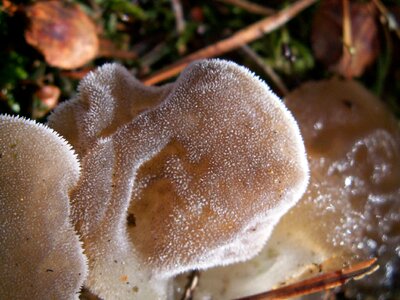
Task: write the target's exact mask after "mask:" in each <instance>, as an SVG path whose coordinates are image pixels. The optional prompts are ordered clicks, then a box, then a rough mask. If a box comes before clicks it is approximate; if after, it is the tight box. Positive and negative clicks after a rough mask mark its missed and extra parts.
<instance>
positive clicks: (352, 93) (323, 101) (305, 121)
mask: <svg viewBox="0 0 400 300" xmlns="http://www.w3.org/2000/svg"><path fill="white" fill-rule="evenodd" d="M286 104H287V106H288V108H289V109H290V110H291V111H292V112H293V114H294V116H295V118H296V120H297V121H298V123H299V126H300V129H301V132H302V134H303V138H304V141H305V145H306V150H307V154H308V160H309V164H310V170H311V174H310V175H311V177H310V184H309V186H308V189H307V191H306V193H305V194H304V196H303V197H302V199H301V200H300V201H299V202H298V203H297V204H296V206H294V207H293V208H292V209H291V210H290V211H289V212H288V213H287V214H286V215H284V216H283V218H282V219H281V221H280V222H279V223H278V225H277V226H276V227H275V229H274V232H273V234H272V236H271V238H270V239H269V240H268V243H267V245H266V247H265V248H264V249H263V250H262V252H261V253H260V254H259V255H258V256H256V257H255V258H253V259H251V260H249V261H247V262H244V263H240V264H234V265H231V266H227V267H219V268H212V269H210V270H207V271H205V272H202V274H201V277H200V285H199V288H198V290H196V293H195V298H196V299H209V297H211V296H212V299H231V298H237V297H240V296H246V295H251V294H256V293H260V292H263V291H266V290H268V289H272V288H274V287H277V286H280V285H282V284H287V283H290V282H293V281H297V280H299V279H302V278H305V277H309V276H313V275H317V274H319V273H321V272H325V271H330V270H334V269H340V268H342V267H344V266H346V265H348V264H351V263H353V262H355V261H360V260H363V259H367V258H369V257H370V256H376V257H378V258H379V262H380V265H381V268H380V271H378V272H376V273H375V274H373V275H372V276H370V277H367V278H365V279H364V280H362V281H360V282H359V283H358V285H359V287H360V286H361V285H363V284H365V285H366V286H368V287H369V288H371V287H373V288H374V289H375V290H376V291H377V293H378V294H379V288H381V287H385V286H387V287H389V286H390V284H393V283H394V279H395V277H394V276H396V270H397V272H398V270H399V267H398V262H399V259H400V257H399V245H400V202H399V199H400V130H399V126H398V124H397V122H396V120H395V118H394V117H393V116H392V115H391V114H390V113H389V112H388V110H387V109H386V107H385V106H384V105H383V103H382V101H380V100H379V99H377V98H376V97H375V96H374V95H372V94H371V93H370V92H369V91H367V90H366V89H365V88H364V87H362V86H361V85H360V84H358V83H356V82H354V81H342V80H339V79H331V80H326V81H320V82H309V83H306V84H304V85H302V86H300V87H299V88H298V89H297V90H295V91H293V92H292V93H291V94H289V95H288V97H287V99H286ZM182 278H184V276H182ZM182 278H180V279H179V280H178V281H177V282H178V283H177V285H176V289H177V292H178V293H180V292H181V290H182V287H183V286H184V282H185V281H186V280H185V279H182ZM378 294H377V295H378Z"/></svg>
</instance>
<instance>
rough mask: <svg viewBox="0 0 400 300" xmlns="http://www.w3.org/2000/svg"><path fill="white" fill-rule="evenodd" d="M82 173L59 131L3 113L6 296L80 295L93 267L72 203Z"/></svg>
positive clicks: (0, 244)
mask: <svg viewBox="0 0 400 300" xmlns="http://www.w3.org/2000/svg"><path fill="white" fill-rule="evenodd" d="M78 177H79V162H78V160H77V157H76V155H75V154H74V152H73V151H72V150H71V147H70V146H69V145H68V143H67V142H66V141H65V140H64V139H62V138H61V137H60V136H59V135H58V134H56V133H55V132H54V131H53V130H51V129H50V128H48V127H46V126H44V125H41V124H38V123H35V122H33V121H29V120H26V119H23V118H18V117H11V116H7V115H0V232H1V239H0V266H1V269H2V272H1V275H0V298H2V299H49V298H51V299H78V292H79V289H80V287H81V285H82V283H83V281H84V279H85V277H86V273H87V266H86V259H85V257H84V255H83V253H82V252H83V251H82V247H81V242H80V241H79V239H78V236H77V235H76V233H75V231H74V229H73V226H72V224H71V222H70V219H69V215H70V206H69V203H68V201H69V195H68V192H69V191H70V190H71V188H72V187H73V186H74V185H75V184H76V183H77V181H78Z"/></svg>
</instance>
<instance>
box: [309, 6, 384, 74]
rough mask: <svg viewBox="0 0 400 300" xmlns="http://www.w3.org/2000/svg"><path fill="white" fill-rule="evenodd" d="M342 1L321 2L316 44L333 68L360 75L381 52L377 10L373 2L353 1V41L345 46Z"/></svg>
mask: <svg viewBox="0 0 400 300" xmlns="http://www.w3.org/2000/svg"><path fill="white" fill-rule="evenodd" d="M342 3H343V2H341V1H336V0H325V1H323V2H322V3H321V5H320V7H319V8H318V10H317V12H316V13H315V17H314V21H313V26H312V35H311V40H312V47H313V51H314V54H315V57H316V58H317V59H318V60H320V61H321V62H322V63H323V64H324V65H326V66H327V67H328V69H329V70H330V71H333V72H334V73H336V74H339V75H341V76H344V77H346V78H352V77H358V76H361V75H362V74H363V73H364V70H365V68H366V67H367V66H369V65H370V64H371V63H373V62H374V61H375V59H376V57H377V55H378V50H379V42H378V29H377V24H376V21H375V15H376V9H375V6H374V5H373V4H372V3H354V2H351V1H349V7H350V9H349V11H350V27H351V28H350V29H351V31H350V32H351V41H350V42H351V43H350V45H344V42H343V40H344V37H343V35H344V34H343V32H344V30H343V5H342Z"/></svg>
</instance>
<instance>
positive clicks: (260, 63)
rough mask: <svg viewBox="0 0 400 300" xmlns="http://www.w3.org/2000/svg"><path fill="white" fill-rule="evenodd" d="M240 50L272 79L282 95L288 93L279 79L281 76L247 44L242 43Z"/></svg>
mask: <svg viewBox="0 0 400 300" xmlns="http://www.w3.org/2000/svg"><path fill="white" fill-rule="evenodd" d="M242 50H243V52H244V53H246V54H247V55H248V56H249V57H250V59H251V60H253V61H254V62H255V63H256V64H257V66H259V67H260V68H261V69H262V70H263V71H264V73H265V74H266V75H267V76H268V77H269V78H270V79H271V80H272V82H273V83H274V84H275V85H276V87H277V88H278V89H279V91H280V93H281V94H282V96H286V95H287V94H288V93H289V90H288V89H287V87H286V86H285V84H284V83H283V81H282V80H281V78H280V77H279V76H278V74H276V73H275V71H274V69H273V68H271V67H270V66H268V65H267V64H266V63H264V61H263V60H262V58H261V57H260V56H259V55H258V54H257V53H256V52H255V51H254V50H253V49H251V48H250V47H249V46H247V45H243V46H242Z"/></svg>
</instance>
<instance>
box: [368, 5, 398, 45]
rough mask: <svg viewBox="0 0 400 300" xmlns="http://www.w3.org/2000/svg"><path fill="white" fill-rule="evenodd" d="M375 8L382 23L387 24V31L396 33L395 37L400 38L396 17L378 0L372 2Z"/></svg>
mask: <svg viewBox="0 0 400 300" xmlns="http://www.w3.org/2000/svg"><path fill="white" fill-rule="evenodd" d="M372 1H373V2H374V4H375V6H376V7H377V8H378V10H379V12H380V13H381V15H382V16H383V18H384V20H383V21H384V23H386V24H387V26H388V27H389V30H392V31H394V32H395V33H396V35H397V37H398V38H400V26H399V24H398V22H397V20H396V17H395V16H394V15H393V14H392V13H391V12H390V11H389V10H388V9H387V8H386V6H385V5H383V3H382V2H381V1H380V0H372Z"/></svg>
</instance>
